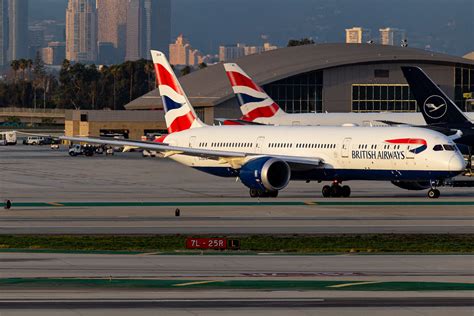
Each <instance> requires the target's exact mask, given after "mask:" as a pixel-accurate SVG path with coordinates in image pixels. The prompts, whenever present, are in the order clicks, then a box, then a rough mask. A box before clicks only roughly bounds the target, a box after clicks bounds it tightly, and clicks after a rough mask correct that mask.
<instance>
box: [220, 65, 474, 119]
mask: <svg viewBox="0 0 474 316" xmlns="http://www.w3.org/2000/svg"><path fill="white" fill-rule="evenodd" d="M224 68H225V71H226V74H227V77H228V78H229V81H230V84H231V85H232V89H233V91H234V93H235V95H236V97H237V101H238V103H239V106H240V110H241V111H242V114H243V116H242V117H241V118H239V119H237V120H232V119H225V120H222V121H223V123H224V125H231V124H232V125H255V124H266V125H343V124H354V125H365V126H367V125H372V126H373V125H376V126H387V125H390V122H399V123H397V124H411V125H425V124H426V123H425V121H424V119H423V115H422V114H421V113H394V112H373V113H286V112H285V111H284V110H283V109H282V108H281V107H280V106H279V105H278V104H277V103H276V102H275V101H273V99H272V98H271V97H270V96H269V95H268V94H267V93H266V92H265V91H264V90H263V89H262V88H261V87H260V86H259V85H257V84H256V83H255V82H254V81H253V80H252V78H251V77H250V76H249V75H247V74H246V73H245V72H244V71H243V70H242V69H241V68H240V67H239V66H238V65H237V64H235V63H226V64H224ZM465 115H467V116H468V117H469V118H470V119H471V120H473V119H474V113H465Z"/></svg>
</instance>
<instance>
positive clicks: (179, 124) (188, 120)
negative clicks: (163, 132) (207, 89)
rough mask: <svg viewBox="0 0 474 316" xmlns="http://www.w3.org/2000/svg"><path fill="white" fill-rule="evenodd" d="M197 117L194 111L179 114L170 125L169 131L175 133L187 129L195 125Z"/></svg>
mask: <svg viewBox="0 0 474 316" xmlns="http://www.w3.org/2000/svg"><path fill="white" fill-rule="evenodd" d="M195 119H196V118H195V117H194V115H193V113H192V112H188V113H187V114H185V115H182V116H179V117H177V118H175V119H174V121H173V122H172V123H171V125H170V126H168V132H169V133H170V134H171V133H175V132H181V131H184V130H187V129H189V128H190V127H191V125H193V122H194V120H195Z"/></svg>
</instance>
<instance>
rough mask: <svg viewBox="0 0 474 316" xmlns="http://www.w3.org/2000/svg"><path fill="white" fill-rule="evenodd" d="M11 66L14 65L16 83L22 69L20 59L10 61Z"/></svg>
mask: <svg viewBox="0 0 474 316" xmlns="http://www.w3.org/2000/svg"><path fill="white" fill-rule="evenodd" d="M10 67H12V70H13V72H14V73H15V83H16V81H17V79H18V70H19V69H20V62H19V61H18V60H16V59H15V60H12V61H11V63H10Z"/></svg>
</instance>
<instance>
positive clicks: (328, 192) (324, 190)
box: [322, 185, 331, 198]
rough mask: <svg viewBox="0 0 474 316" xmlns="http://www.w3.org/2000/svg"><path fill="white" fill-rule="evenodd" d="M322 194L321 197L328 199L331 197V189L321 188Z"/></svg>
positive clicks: (328, 187) (327, 187)
mask: <svg viewBox="0 0 474 316" xmlns="http://www.w3.org/2000/svg"><path fill="white" fill-rule="evenodd" d="M322 193H323V197H325V198H328V197H330V196H331V187H330V186H329V185H325V186H323V190H322Z"/></svg>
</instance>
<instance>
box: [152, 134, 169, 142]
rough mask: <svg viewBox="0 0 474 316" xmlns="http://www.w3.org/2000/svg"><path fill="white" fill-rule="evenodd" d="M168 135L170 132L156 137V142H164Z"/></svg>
mask: <svg viewBox="0 0 474 316" xmlns="http://www.w3.org/2000/svg"><path fill="white" fill-rule="evenodd" d="M166 137H168V134H163V135H161V136H160V137H157V138H155V140H154V141H153V142H154V143H163V142H164V141H165V138H166Z"/></svg>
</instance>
